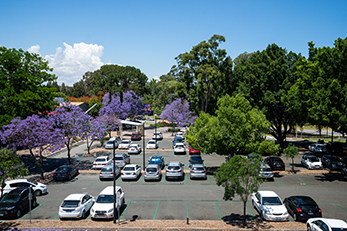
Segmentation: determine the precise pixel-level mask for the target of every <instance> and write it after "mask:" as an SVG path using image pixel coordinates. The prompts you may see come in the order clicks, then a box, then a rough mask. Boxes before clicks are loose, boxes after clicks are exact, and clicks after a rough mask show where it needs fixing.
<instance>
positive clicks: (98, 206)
mask: <svg viewBox="0 0 347 231" xmlns="http://www.w3.org/2000/svg"><path fill="white" fill-rule="evenodd" d="M93 209H94V210H106V211H108V210H110V209H113V203H95V204H94V205H93Z"/></svg>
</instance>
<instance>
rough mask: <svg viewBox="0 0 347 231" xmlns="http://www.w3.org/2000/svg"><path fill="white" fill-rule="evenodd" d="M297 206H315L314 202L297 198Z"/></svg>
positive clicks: (309, 199)
mask: <svg viewBox="0 0 347 231" xmlns="http://www.w3.org/2000/svg"><path fill="white" fill-rule="evenodd" d="M296 200H297V201H298V204H300V205H307V206H316V202H314V200H312V199H311V198H308V197H307V198H306V197H305V198H297V199H296Z"/></svg>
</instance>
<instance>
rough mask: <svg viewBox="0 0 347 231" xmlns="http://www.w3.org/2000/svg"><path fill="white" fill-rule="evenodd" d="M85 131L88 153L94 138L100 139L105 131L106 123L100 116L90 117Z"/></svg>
mask: <svg viewBox="0 0 347 231" xmlns="http://www.w3.org/2000/svg"><path fill="white" fill-rule="evenodd" d="M85 132H86V135H85V137H86V141H87V149H88V154H89V153H90V148H91V146H92V145H93V143H94V141H95V140H100V141H101V140H102V138H104V137H105V135H106V133H107V124H106V123H105V122H104V120H103V118H102V117H96V118H95V119H92V120H91V121H90V124H89V129H88V130H86V131H85Z"/></svg>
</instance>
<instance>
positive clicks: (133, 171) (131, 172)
mask: <svg viewBox="0 0 347 231" xmlns="http://www.w3.org/2000/svg"><path fill="white" fill-rule="evenodd" d="M140 175H141V167H140V166H138V165H137V164H127V165H125V166H124V168H123V170H122V173H121V177H122V180H136V179H138V178H139V176H140Z"/></svg>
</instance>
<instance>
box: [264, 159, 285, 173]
mask: <svg viewBox="0 0 347 231" xmlns="http://www.w3.org/2000/svg"><path fill="white" fill-rule="evenodd" d="M264 163H266V164H268V165H269V166H270V168H271V169H272V170H283V171H284V170H285V165H284V162H283V160H282V159H281V158H279V157H267V158H265V160H264Z"/></svg>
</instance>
